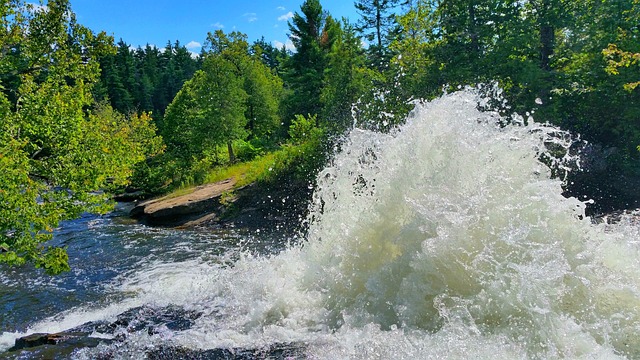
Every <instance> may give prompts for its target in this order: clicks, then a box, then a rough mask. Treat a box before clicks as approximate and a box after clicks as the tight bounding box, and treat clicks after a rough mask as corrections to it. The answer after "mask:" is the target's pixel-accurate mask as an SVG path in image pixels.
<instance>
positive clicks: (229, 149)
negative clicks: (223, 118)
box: [227, 141, 236, 164]
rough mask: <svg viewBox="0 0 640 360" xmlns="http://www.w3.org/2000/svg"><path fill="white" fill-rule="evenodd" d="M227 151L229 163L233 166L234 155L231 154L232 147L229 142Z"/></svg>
mask: <svg viewBox="0 0 640 360" xmlns="http://www.w3.org/2000/svg"><path fill="white" fill-rule="evenodd" d="M227 150H228V151H229V162H230V163H232V164H233V163H234V162H236V155H235V154H234V153H233V145H232V144H231V141H227Z"/></svg>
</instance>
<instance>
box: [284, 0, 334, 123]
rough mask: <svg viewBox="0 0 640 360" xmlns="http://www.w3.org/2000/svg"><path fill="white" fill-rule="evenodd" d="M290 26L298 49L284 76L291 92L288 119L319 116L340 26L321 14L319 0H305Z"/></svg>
mask: <svg viewBox="0 0 640 360" xmlns="http://www.w3.org/2000/svg"><path fill="white" fill-rule="evenodd" d="M300 11H301V13H298V12H296V13H295V14H294V15H293V18H292V19H291V22H289V31H290V32H291V35H290V36H289V38H290V39H291V41H292V42H293V45H294V46H295V48H296V52H295V53H294V54H293V55H291V57H290V58H289V61H288V62H287V65H286V66H287V68H288V71H287V72H286V75H285V80H286V82H287V85H288V86H289V88H290V89H291V92H290V93H289V96H288V98H287V100H286V102H287V103H286V105H287V108H288V109H287V113H286V117H285V118H286V119H291V118H293V116H294V115H296V114H319V113H320V112H321V109H322V104H321V101H320V96H321V95H320V94H321V92H322V86H323V80H324V71H325V69H326V67H327V61H328V58H327V54H328V52H329V51H330V49H331V47H332V45H333V43H334V41H335V40H336V37H337V36H338V35H339V32H340V24H339V23H338V22H336V21H335V20H334V19H333V18H332V17H331V16H330V15H328V14H327V13H325V12H324V11H323V10H322V6H321V5H320V2H319V1H318V0H306V1H305V2H304V3H303V4H302V5H301V7H300Z"/></svg>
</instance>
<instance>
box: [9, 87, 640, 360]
mask: <svg viewBox="0 0 640 360" xmlns="http://www.w3.org/2000/svg"><path fill="white" fill-rule="evenodd" d="M477 102H478V95H477V94H476V93H475V92H473V91H461V92H457V93H454V94H449V95H446V96H444V97H442V98H440V99H437V100H435V101H433V102H430V103H427V104H421V105H418V106H417V108H416V111H415V112H414V113H413V114H412V115H411V116H410V118H409V120H408V122H407V124H406V125H405V126H403V127H402V129H400V131H398V132H397V133H394V134H378V133H372V132H367V131H361V130H354V131H353V132H352V133H351V134H350V137H349V139H348V141H347V143H346V144H345V145H344V147H343V150H342V152H341V153H340V154H337V155H336V157H335V159H334V162H333V164H332V166H331V167H328V168H326V169H325V170H324V171H323V172H322V173H321V174H320V175H319V177H318V183H319V186H318V190H317V192H316V194H315V195H314V204H313V205H312V206H313V210H312V212H311V215H310V218H309V220H308V221H309V223H310V225H309V231H308V235H307V237H306V239H304V240H303V241H298V240H296V239H287V238H283V237H278V236H275V237H274V236H270V237H267V236H262V235H261V234H260V233H251V234H247V233H242V232H239V231H238V232H218V233H216V232H212V231H208V232H197V231H177V230H162V229H150V228H146V227H144V226H141V225H137V224H132V223H129V222H128V221H127V220H126V218H124V217H119V216H117V214H115V215H113V216H110V217H86V218H83V219H80V220H77V221H73V222H69V223H66V224H64V225H63V226H62V227H61V229H60V230H59V231H58V232H57V233H56V238H55V241H57V242H59V243H62V244H65V245H68V246H69V252H70V256H71V259H72V261H71V262H72V267H73V269H74V270H73V271H72V272H71V273H70V274H67V275H63V276H61V277H55V278H47V277H43V276H39V275H37V273H36V272H35V271H34V272H31V271H29V270H24V269H21V270H20V271H15V272H13V271H12V272H7V271H5V272H4V273H2V279H1V280H0V281H1V283H2V288H1V289H0V306H2V311H3V313H2V314H1V315H0V350H4V349H6V348H8V347H10V346H11V345H13V341H14V340H15V338H16V337H19V336H21V335H23V334H25V333H31V332H55V331H60V330H64V329H69V328H72V327H74V326H77V325H79V324H82V323H85V322H87V321H97V320H109V319H113V318H114V317H115V316H116V315H117V314H120V313H122V312H124V311H126V310H127V309H130V308H133V307H136V306H140V305H144V304H149V305H153V306H166V305H170V304H174V305H179V306H182V307H184V308H186V309H192V310H197V311H198V312H200V313H202V314H203V315H202V316H201V317H200V318H198V319H197V320H196V322H195V325H194V326H193V327H191V328H190V329H188V330H184V331H175V332H171V331H167V332H161V333H156V334H149V333H147V332H140V333H135V334H131V336H129V337H128V338H127V339H126V340H125V344H120V345H118V346H119V348H118V350H114V351H115V352H114V353H115V354H116V356H119V357H122V358H137V357H139V354H142V353H143V351H144V349H145V348H146V347H148V346H150V345H152V344H162V343H170V344H175V345H179V346H185V347H188V348H197V349H210V348H256V347H262V346H268V345H269V344H275V343H296V344H304V351H305V353H306V357H307V358H311V359H492V360H493V359H558V358H566V359H595V358H598V359H616V358H622V359H624V358H628V359H634V358H635V359H637V358H640V335H639V334H640V232H639V231H640V224H638V223H637V218H638V217H637V216H632V215H631V216H625V217H623V218H622V219H621V221H620V222H619V223H617V224H614V225H606V224H599V225H595V224H592V222H591V219H590V218H588V217H586V216H584V209H585V204H584V203H583V202H582V201H580V200H579V199H575V198H564V197H563V196H562V195H561V193H562V188H561V185H562V184H561V181H560V180H558V179H551V174H550V173H551V172H550V170H549V168H548V167H547V166H545V165H543V164H542V163H541V162H540V161H539V158H540V157H541V154H543V153H545V152H547V149H555V150H554V153H555V154H556V155H557V154H558V151H557V149H559V148H560V149H562V148H566V147H568V140H567V138H566V136H564V134H563V133H562V132H560V131H558V130H557V129H555V128H553V127H550V126H544V125H541V124H538V123H535V122H533V121H528V124H527V125H519V126H507V127H504V128H501V127H499V126H497V125H496V123H497V122H498V121H499V120H500V118H499V116H498V115H497V114H495V113H491V112H480V111H478V110H477V109H476V108H477V106H476V104H477ZM560 153H562V152H560ZM571 161H572V159H570V158H569V156H568V155H566V156H565V158H564V159H560V160H559V161H558V163H557V166H560V167H561V166H563V164H564V163H565V162H566V163H570V162H571ZM582 200H585V199H582ZM636 215H637V214H636ZM92 351H98V350H95V349H94V350H92V349H84V350H82V351H79V352H78V353H77V354H75V356H76V357H78V358H89V359H90V358H92V357H93V356H92V355H94V354H95V353H94V352H92ZM136 354H137V355H138V356H136Z"/></svg>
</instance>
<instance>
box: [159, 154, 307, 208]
mask: <svg viewBox="0 0 640 360" xmlns="http://www.w3.org/2000/svg"><path fill="white" fill-rule="evenodd" d="M303 153H304V148H303V146H301V145H298V146H293V145H286V146H283V147H282V148H280V149H278V150H276V151H273V152H270V153H267V154H265V155H262V156H259V157H256V158H255V159H253V160H251V161H247V162H242V163H236V164H232V165H228V166H219V167H215V168H213V169H211V170H210V171H209V172H208V173H207V174H206V175H205V176H204V177H203V179H204V180H203V181H199V182H197V183H189V184H184V185H183V186H180V187H179V188H177V189H176V190H173V191H171V192H170V193H168V194H167V195H166V196H165V198H174V197H178V196H182V195H186V194H189V193H191V192H193V191H194V189H195V188H196V187H197V186H200V185H204V184H210V183H215V182H219V181H223V180H226V179H230V178H233V179H235V181H236V183H235V186H234V188H235V189H237V188H240V187H243V186H246V185H249V184H251V183H254V182H268V181H270V180H272V179H275V177H276V176H277V174H279V173H280V172H282V171H286V170H287V169H288V167H289V166H290V165H291V164H292V163H293V162H294V161H295V160H296V159H297V158H298V157H299V156H302V155H303Z"/></svg>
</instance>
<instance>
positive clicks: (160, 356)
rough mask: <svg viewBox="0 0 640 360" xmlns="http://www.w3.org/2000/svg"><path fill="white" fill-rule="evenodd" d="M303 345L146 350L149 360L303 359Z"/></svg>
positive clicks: (160, 348) (169, 347)
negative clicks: (257, 347)
mask: <svg viewBox="0 0 640 360" xmlns="http://www.w3.org/2000/svg"><path fill="white" fill-rule="evenodd" d="M305 358H306V355H305V354H304V347H303V346H301V345H297V344H273V345H271V346H269V347H267V348H259V349H238V348H234V349H210V350H198V349H188V348H184V347H179V346H160V347H158V348H155V349H151V350H149V351H147V359H149V360H172V359H190V360H208V359H220V360H222V359H224V360H255V359H274V360H289V359H305Z"/></svg>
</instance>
